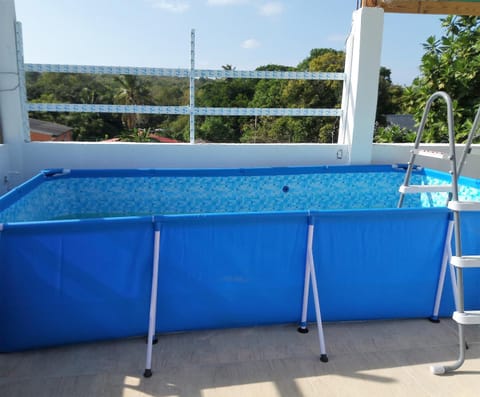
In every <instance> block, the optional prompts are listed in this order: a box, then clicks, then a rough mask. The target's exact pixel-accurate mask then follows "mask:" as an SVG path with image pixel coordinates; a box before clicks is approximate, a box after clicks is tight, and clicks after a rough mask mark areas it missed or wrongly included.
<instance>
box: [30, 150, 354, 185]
mask: <svg viewBox="0 0 480 397" xmlns="http://www.w3.org/2000/svg"><path fill="white" fill-rule="evenodd" d="M347 151H348V147H347V146H345V145H330V144H325V145H319V144H251V145H249V144H196V145H192V144H159V143H152V144H149V143H91V142H90V143H89V142H73V143H71V142H30V143H25V144H24V155H25V158H26V159H28V161H26V162H25V165H24V178H30V177H32V176H33V175H35V174H37V173H38V172H39V171H40V170H42V169H45V168H237V167H275V166H310V165H321V164H330V165H341V164H346V163H347V161H348V153H347ZM338 157H341V158H338Z"/></svg>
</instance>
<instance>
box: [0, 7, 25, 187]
mask: <svg viewBox="0 0 480 397" xmlns="http://www.w3.org/2000/svg"><path fill="white" fill-rule="evenodd" d="M17 39H18V36H17V26H16V18H15V4H14V0H0V115H1V116H0V131H1V132H2V141H1V143H3V144H5V146H8V150H4V151H2V159H1V161H0V163H1V164H0V166H1V168H2V169H0V172H1V174H0V177H1V178H2V180H3V181H4V186H3V187H5V186H6V187H7V188H9V187H11V186H16V185H17V184H19V183H20V182H21V181H22V179H23V168H24V164H23V156H24V154H23V149H24V143H25V140H27V138H28V137H29V134H30V131H29V127H28V115H27V113H26V110H25V104H24V103H23V101H24V98H23V96H22V88H21V85H22V81H21V79H22V78H23V76H22V73H23V71H20V70H19V65H20V64H21V65H22V66H23V54H22V59H18V56H19V52H21V48H20V49H18V45H19V44H20V43H18V42H17ZM20 39H21V35H20ZM3 187H0V191H1V190H3Z"/></svg>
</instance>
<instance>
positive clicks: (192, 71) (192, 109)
mask: <svg viewBox="0 0 480 397" xmlns="http://www.w3.org/2000/svg"><path fill="white" fill-rule="evenodd" d="M189 111H190V143H195V29H192V32H191V40H190V109H189Z"/></svg>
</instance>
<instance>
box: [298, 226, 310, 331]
mask: <svg viewBox="0 0 480 397" xmlns="http://www.w3.org/2000/svg"><path fill="white" fill-rule="evenodd" d="M308 232H309V233H310V229H309V230H308ZM307 238H308V237H307ZM308 253H309V247H308V240H307V252H306V254H305V280H304V282H303V302H302V317H301V319H300V325H299V327H298V328H297V331H298V332H300V333H301V334H306V333H308V328H307V312H308V295H309V292H310V291H309V290H310V256H309V254H308Z"/></svg>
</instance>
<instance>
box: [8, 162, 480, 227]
mask: <svg viewBox="0 0 480 397" xmlns="http://www.w3.org/2000/svg"><path fill="white" fill-rule="evenodd" d="M333 168H335V167H331V168H330V169H326V168H325V167H322V168H318V170H319V171H320V172H318V173H313V172H312V171H314V169H312V168H307V169H304V168H301V169H299V170H298V173H297V172H292V169H291V168H289V169H288V172H287V173H285V174H280V173H279V171H278V170H279V169H271V170H274V171H272V172H271V173H270V174H269V170H268V169H259V170H258V172H257V173H255V172H254V171H251V172H250V173H249V174H242V175H238V172H233V171H232V174H231V175H228V173H227V174H226V173H225V172H224V173H222V174H220V175H214V174H213V173H214V172H215V171H214V170H211V172H210V173H201V174H200V175H199V174H196V173H195V171H192V172H191V175H185V174H184V173H181V174H180V175H175V173H174V172H173V171H170V172H168V173H166V174H165V175H162V174H160V175H156V174H151V173H150V174H148V175H146V176H145V175H144V174H142V172H140V171H141V170H138V171H139V173H138V174H136V175H134V176H132V175H130V176H102V174H101V175H100V176H97V175H95V173H94V172H93V171H90V174H91V175H90V176H84V175H83V174H81V175H76V174H75V172H71V173H69V174H66V175H61V176H58V177H50V178H47V179H46V180H45V181H43V183H41V184H38V186H36V187H35V188H33V189H32V190H30V191H29V192H28V194H27V195H24V196H23V197H21V198H20V199H18V200H17V201H16V202H15V203H13V204H12V205H10V206H8V207H6V208H4V209H3V211H1V212H0V222H4V223H5V222H35V221H47V220H63V219H85V218H106V217H123V216H144V215H154V214H155V215H161V214H197V213H198V214H206V213H244V212H285V211H304V210H312V211H315V210H339V209H364V208H371V209H375V208H395V207H396V206H397V201H398V198H399V193H398V187H399V186H400V185H401V184H402V182H403V179H404V172H405V171H404V170H403V169H393V168H392V167H378V166H376V167H370V168H369V167H360V168H355V167H342V168H343V170H342V171H344V172H338V168H335V169H334V170H333V172H332V169H333ZM349 169H353V172H352V171H348V170H349ZM379 169H380V171H379ZM87 175H88V174H87ZM45 182H47V183H45ZM410 183H411V184H412V185H414V184H437V185H438V184H446V183H448V175H447V174H442V173H438V172H427V173H426V172H423V171H422V172H414V174H413V175H412V179H411V182H410ZM460 196H461V198H462V199H475V198H477V199H480V190H479V186H478V184H475V183H470V184H466V185H462V186H461V188H460ZM446 201H447V193H422V194H409V195H406V197H405V201H404V205H403V206H404V207H405V208H431V207H444V206H445V204H446ZM1 208H2V207H0V209H1Z"/></svg>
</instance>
